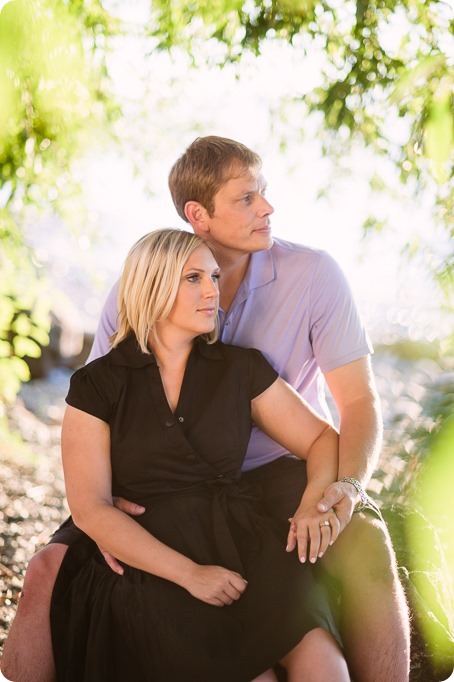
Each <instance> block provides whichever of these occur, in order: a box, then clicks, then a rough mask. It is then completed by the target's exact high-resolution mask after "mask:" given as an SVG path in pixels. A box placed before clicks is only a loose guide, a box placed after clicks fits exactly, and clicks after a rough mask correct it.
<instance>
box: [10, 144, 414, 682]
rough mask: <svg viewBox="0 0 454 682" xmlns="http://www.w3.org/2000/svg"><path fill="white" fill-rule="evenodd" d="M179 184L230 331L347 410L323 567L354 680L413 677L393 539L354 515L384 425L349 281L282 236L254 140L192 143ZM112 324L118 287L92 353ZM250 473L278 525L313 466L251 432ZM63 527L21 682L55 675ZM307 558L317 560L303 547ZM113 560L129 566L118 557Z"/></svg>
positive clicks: (20, 615)
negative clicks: (53, 627) (53, 642)
mask: <svg viewBox="0 0 454 682" xmlns="http://www.w3.org/2000/svg"><path fill="white" fill-rule="evenodd" d="M169 186H170V191H171V193H172V198H173V200H174V203H175V206H176V208H177V211H178V213H179V215H180V216H181V217H182V218H183V219H184V220H185V221H187V222H188V223H190V225H191V227H192V228H193V230H194V232H195V233H196V234H197V235H199V236H200V237H202V238H203V239H206V240H207V241H209V242H211V243H212V244H213V245H214V247H215V248H216V255H217V260H218V263H219V265H220V268H221V273H222V274H221V281H220V291H221V296H220V305H221V310H220V324H221V330H222V336H221V338H222V340H223V341H224V342H226V343H233V344H237V345H241V346H247V347H251V346H252V347H256V348H259V349H260V350H261V351H262V352H263V353H264V355H265V356H266V358H267V359H268V360H269V361H270V362H271V364H272V365H273V366H274V367H275V369H276V370H277V371H278V372H279V373H280V374H281V376H282V377H283V378H284V379H286V380H287V381H288V382H289V383H290V384H292V385H293V386H294V388H295V389H296V390H297V391H298V392H300V393H301V394H302V395H303V396H304V398H305V399H306V400H308V402H309V403H310V404H311V405H312V406H313V408H314V409H315V410H317V411H318V412H320V413H321V414H322V415H325V416H326V415H327V407H326V403H325V399H324V394H323V382H324V381H326V383H327V384H328V386H329V389H330V391H331V393H332V395H333V398H334V400H335V402H336V406H337V409H338V412H339V417H340V453H339V481H338V482H337V483H336V484H334V485H332V486H330V487H329V488H328V489H327V490H326V491H325V496H324V498H323V500H321V501H320V508H321V509H322V508H325V509H329V508H331V507H333V508H334V510H335V512H336V515H337V518H338V520H339V524H340V528H341V530H342V533H341V535H340V537H339V538H338V540H337V541H336V542H335V543H334V544H333V545H332V546H331V547H329V549H328V551H327V552H326V554H325V556H324V557H323V559H322V565H323V568H324V570H325V571H326V572H327V574H328V575H329V576H330V578H332V579H333V580H335V581H336V584H337V585H338V589H339V592H340V597H341V607H342V608H341V629H342V636H343V639H344V643H345V647H346V656H347V659H348V661H349V664H350V668H351V673H352V676H353V677H354V678H355V679H356V680H358V681H360V682H382V681H383V680H388V679H389V680H392V681H393V682H405V680H408V674H409V624H408V612H407V606H406V602H405V597H404V594H403V590H402V587H401V585H400V583H399V580H398V577H397V571H396V564H395V557H394V553H393V550H392V547H391V542H390V539H389V536H388V533H387V530H386V527H385V525H384V523H383V521H382V520H381V519H380V518H379V515H378V514H374V513H373V511H371V512H370V505H367V506H368V507H369V509H366V510H365V511H361V512H358V513H356V514H354V515H353V516H352V513H353V511H354V508H355V507H357V508H358V504H360V505H361V506H362V505H363V504H364V503H365V502H366V503H367V498H366V497H365V494H364V488H363V486H365V485H366V484H367V482H368V480H369V478H370V476H371V474H372V472H373V470H374V468H375V465H376V462H377V458H378V455H379V450H380V445H381V436H382V425H381V416H380V408H379V400H378V396H377V394H376V390H375V385H374V379H373V374H372V369H371V363H370V352H371V346H370V343H369V341H368V339H367V335H366V333H365V331H364V329H363V326H362V323H361V321H360V318H359V315H358V313H357V310H356V307H355V304H354V302H353V300H352V296H351V293H350V290H349V288H348V285H347V283H346V281H345V278H344V276H343V275H342V273H341V272H340V270H339V268H338V266H337V265H336V263H335V262H334V261H333V260H332V259H331V258H330V257H329V256H328V255H327V254H326V253H324V252H321V251H316V250H313V249H309V248H306V247H304V246H300V245H296V244H290V243H288V242H284V241H281V240H273V238H272V236H271V228H270V216H271V214H272V213H273V208H272V206H271V205H270V204H269V203H268V201H267V200H266V198H265V180H264V178H263V175H262V174H261V160H260V158H259V157H258V156H257V155H256V154H255V153H254V152H252V151H251V150H249V149H248V148H247V147H245V146H244V145H241V144H239V143H237V142H234V141H232V140H227V139H225V138H219V137H206V138H199V139H197V140H195V142H193V143H192V145H190V147H189V148H188V149H187V150H186V152H185V153H184V154H183V156H182V157H180V159H178V160H177V162H176V163H175V165H174V166H173V168H172V170H171V173H170V177H169ZM115 324H116V292H115V289H114V290H113V291H112V292H111V294H110V296H109V298H108V300H107V302H106V305H105V308H104V311H103V315H102V318H101V321H100V325H99V328H98V332H97V335H96V338H95V342H94V346H93V349H92V353H91V355H90V358H89V359H94V358H95V357H97V356H99V355H101V354H103V353H105V352H107V350H108V347H109V346H108V338H109V336H110V334H111V333H112V332H113V331H114V330H115ZM226 418H227V419H229V415H226ZM245 470H247V471H248V473H247V476H248V478H249V479H250V480H251V481H253V482H256V483H258V484H259V485H260V486H261V488H262V491H263V494H264V498H265V502H266V504H267V506H268V510H269V511H270V512H271V513H273V514H274V515H275V516H276V518H278V519H279V520H280V521H281V522H282V521H283V519H286V518H289V517H290V516H291V515H292V513H293V512H294V511H295V509H296V507H297V503H298V501H299V499H300V497H301V491H302V487H303V486H304V482H305V470H304V465H303V464H302V463H301V462H300V461H296V460H295V459H294V458H292V457H291V456H289V453H287V452H285V451H282V449H281V448H280V447H279V446H278V445H277V444H276V443H274V442H273V441H271V440H270V439H269V438H267V437H266V436H265V435H264V434H263V433H262V432H260V431H259V430H257V429H254V432H253V434H252V437H251V442H250V446H249V450H248V455H247V457H246V463H245ZM118 504H119V505H120V506H121V508H122V509H124V510H125V511H128V513H131V514H134V513H141V511H143V510H142V509H141V508H138V507H137V506H136V505H131V504H130V503H128V502H127V501H123V500H121V501H119V502H118ZM322 532H330V530H329V529H328V528H326V527H325V528H324V529H322ZM59 533H61V531H58V532H57V534H56V537H55V538H54V542H53V543H52V544H50V545H48V546H47V547H46V548H44V550H42V551H41V552H40V553H39V554H37V555H36V557H34V558H33V559H32V561H31V563H30V567H29V569H28V571H27V575H26V578H25V583H24V595H23V598H22V599H21V601H20V603H19V608H18V612H17V616H16V620H15V622H14V623H13V626H12V628H11V631H10V635H9V639H8V641H7V643H6V645H5V651H4V658H3V664H2V670H3V672H4V673H5V675H6V676H7V677H10V678H11V679H13V680H14V682H28V681H30V682H51V680H53V679H54V672H53V664H52V656H51V649H50V632H49V623H48V620H49V619H48V612H49V601H50V595H51V592H52V587H53V584H54V580H55V576H56V573H57V571H58V568H59V566H60V563H61V561H62V558H63V557H64V554H65V551H66V545H65V544H62V543H65V542H66V543H67V542H70V538H65V536H64V535H63V534H60V535H59ZM304 544H305V543H304V539H303V538H300V546H304ZM300 558H301V561H306V560H310V561H312V562H314V561H315V560H316V559H317V557H315V556H309V557H307V556H306V555H305V553H304V551H303V552H302V553H301V556H300ZM106 559H107V560H108V563H109V565H111V566H112V567H113V568H114V570H116V571H117V572H119V573H121V572H122V569H121V567H120V566H119V565H118V564H117V563H116V562H115V560H114V559H113V557H106ZM38 630H39V635H38V636H39V645H38V641H37V631H38ZM232 682H234V681H232Z"/></svg>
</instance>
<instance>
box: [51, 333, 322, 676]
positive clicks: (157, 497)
mask: <svg viewBox="0 0 454 682" xmlns="http://www.w3.org/2000/svg"><path fill="white" fill-rule="evenodd" d="M276 377H277V374H276V372H275V371H274V370H273V369H272V367H271V366H270V365H269V364H268V363H267V361H266V360H265V359H264V358H263V356H262V355H261V353H260V352H259V351H256V350H247V349H242V348H238V347H235V346H226V345H224V344H222V343H220V342H218V343H216V344H214V345H211V346H209V345H207V344H205V343H204V342H202V341H197V342H196V343H195V346H194V350H193V351H192V353H191V355H190V357H189V361H188V365H187V368H186V372H185V376H184V379H183V384H182V388H181V393H180V399H179V402H178V406H177V408H176V410H175V413H172V411H171V410H170V407H169V405H168V403H167V400H166V397H165V393H164V389H163V386H162V382H161V378H160V374H159V369H158V367H157V364H156V361H155V359H154V357H153V356H152V355H146V354H144V353H142V352H140V350H139V348H138V346H137V342H136V340H135V338H133V337H130V338H128V339H127V340H126V341H124V342H122V343H121V344H120V345H119V346H118V347H117V348H116V349H114V350H112V351H111V352H110V353H108V355H106V356H105V357H103V358H99V359H98V360H95V361H94V362H92V363H90V364H89V365H87V366H86V367H84V368H82V369H80V370H79V371H77V372H76V373H75V374H74V376H73V377H72V379H71V386H70V390H69V394H68V396H67V402H68V404H70V405H72V406H74V407H77V408H78V409H81V410H83V411H85V412H88V413H89V414H92V415H94V416H96V417H98V418H100V419H102V420H104V421H106V422H107V423H108V424H109V425H110V430H111V459H112V476H113V479H112V480H113V483H112V488H113V494H114V495H119V496H122V497H124V498H126V499H128V500H131V501H134V502H137V503H139V504H142V505H144V506H145V507H146V512H145V514H143V515H142V516H139V517H136V520H137V522H138V523H140V524H141V525H142V526H143V527H145V528H146V529H147V530H148V531H149V532H150V533H152V534H153V535H154V536H156V537H157V538H158V539H159V540H161V541H162V542H164V543H166V544H167V545H169V546H171V547H173V548H174V549H175V550H177V551H179V552H181V553H182V554H184V555H186V556H188V557H190V558H191V559H192V560H193V561H195V562H197V563H199V564H211V565H220V566H224V567H226V568H229V569H231V570H234V571H238V572H239V573H240V574H241V575H242V576H243V577H244V578H246V580H247V581H248V587H247V589H246V591H245V592H244V594H243V595H242V596H241V598H240V599H239V600H238V601H237V602H235V603H234V604H232V605H230V606H224V607H222V608H219V607H215V606H210V605H208V604H205V603H204V602H202V601H200V600H198V599H196V598H195V597H192V596H191V595H190V594H189V593H188V592H187V591H186V590H184V589H183V588H181V587H179V586H178V585H176V584H174V583H172V582H170V581H167V580H165V579H163V578H159V577H157V576H154V575H152V574H150V573H146V572H144V571H140V570H138V569H134V568H131V567H129V566H125V572H124V575H123V576H118V575H116V574H115V573H113V572H112V571H111V570H110V569H109V568H108V567H107V565H106V564H105V562H104V559H103V557H102V556H101V554H100V553H99V551H98V550H97V548H96V546H95V545H94V543H93V542H92V541H91V540H89V539H88V538H87V537H86V536H84V535H82V536H81V538H80V539H79V540H78V541H76V542H74V543H72V544H71V546H70V547H69V549H68V551H67V553H66V555H65V559H64V561H63V564H62V567H61V569H60V572H59V574H58V578H57V582H56V585H55V589H54V593H53V597H52V606H51V627H52V638H53V646H54V655H55V660H56V666H57V676H58V680H59V682H63V681H64V682H84V681H85V682H104V681H105V682H107V681H109V682H115V681H116V680H118V681H120V680H121V681H122V682H123V681H124V680H128V681H129V680H133V681H134V682H152V681H153V682H180V681H181V682H183V681H184V682H191V681H194V682H196V681H197V682H205V681H209V682H243V681H244V682H248V681H249V680H251V679H252V678H253V677H255V676H257V675H258V674H260V673H261V672H263V671H264V670H266V669H267V668H268V667H270V666H272V665H273V664H275V663H276V662H277V661H278V660H279V659H280V658H282V657H283V656H284V655H285V654H287V653H288V652H289V651H290V650H291V649H292V648H293V647H294V646H295V645H296V644H297V643H298V642H299V641H300V640H301V638H302V637H303V635H304V634H305V633H306V632H308V631H309V630H311V629H312V628H314V627H324V628H325V629H328V630H330V631H332V632H334V633H335V629H334V625H333V623H332V619H331V614H330V611H329V607H328V606H327V603H326V600H325V595H324V591H323V589H322V588H321V586H320V585H318V584H317V582H316V580H315V578H314V575H313V571H312V567H311V566H310V565H307V564H306V565H301V564H300V563H299V561H298V557H297V555H296V552H293V553H291V554H288V553H287V552H286V551H285V541H286V537H285V532H283V529H280V528H278V526H277V525H276V524H275V522H274V521H272V520H271V519H270V518H269V517H268V516H267V515H266V514H265V513H264V511H263V509H262V507H261V502H260V499H259V497H260V495H259V492H258V490H257V489H256V488H254V486H251V485H250V484H249V483H247V482H246V481H244V480H243V479H242V478H241V474H240V467H241V465H242V463H243V459H244V456H245V453H246V448H247V444H248V440H249V436H250V430H251V425H252V422H251V409H250V403H251V399H252V398H254V397H255V396H257V395H259V394H260V393H262V392H263V391H264V390H265V389H266V388H268V387H269V386H270V385H271V384H272V383H273V382H274V381H275V379H276Z"/></svg>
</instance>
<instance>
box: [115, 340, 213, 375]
mask: <svg viewBox="0 0 454 682" xmlns="http://www.w3.org/2000/svg"><path fill="white" fill-rule="evenodd" d="M222 346H223V344H222V342H221V341H216V343H213V344H208V343H206V341H204V340H203V339H201V338H200V337H198V338H197V339H196V341H195V343H194V348H193V350H192V353H198V354H199V355H202V356H203V357H205V358H208V359H209V360H223V359H224V353H223V351H222ZM109 356H110V361H111V363H112V364H113V365H121V366H124V367H132V368H140V367H146V366H147V365H156V364H157V363H156V358H155V356H154V355H153V353H143V352H142V350H141V349H140V346H139V344H138V342H137V339H136V337H135V335H134V334H131V335H130V336H128V337H127V338H126V339H124V340H123V341H121V342H120V343H119V344H118V346H116V347H115V348H112V350H111V351H110V353H109Z"/></svg>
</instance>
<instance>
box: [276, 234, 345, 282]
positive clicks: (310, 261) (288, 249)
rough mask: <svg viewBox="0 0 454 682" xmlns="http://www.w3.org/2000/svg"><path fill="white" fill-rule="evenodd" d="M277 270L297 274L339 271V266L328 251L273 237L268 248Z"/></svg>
mask: <svg viewBox="0 0 454 682" xmlns="http://www.w3.org/2000/svg"><path fill="white" fill-rule="evenodd" d="M270 253H271V256H272V259H273V263H274V266H275V268H276V270H277V272H278V273H279V272H281V273H282V272H285V273H287V274H290V273H291V272H295V273H296V274H298V275H301V274H302V273H306V275H308V276H310V274H311V273H312V274H313V273H314V272H316V271H319V272H329V271H335V272H337V271H339V270H340V266H339V264H338V263H337V261H336V260H335V259H334V258H333V256H331V255H330V254H329V253H328V251H325V250H323V249H317V248H314V247H312V246H306V245H305V244H297V243H296V242H289V241H286V240H285V239H280V238H279V239H273V245H272V247H271V249H270Z"/></svg>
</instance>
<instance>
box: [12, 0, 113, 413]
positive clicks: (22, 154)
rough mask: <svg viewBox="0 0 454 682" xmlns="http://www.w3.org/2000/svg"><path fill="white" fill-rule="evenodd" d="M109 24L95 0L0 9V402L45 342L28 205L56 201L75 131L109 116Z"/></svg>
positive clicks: (62, 192)
mask: <svg viewBox="0 0 454 682" xmlns="http://www.w3.org/2000/svg"><path fill="white" fill-rule="evenodd" d="M116 30H117V27H116V24H115V22H114V21H113V20H112V19H111V17H110V16H109V15H108V13H107V12H106V11H105V10H104V9H103V7H102V5H101V3H100V2H99V1H98V0H91V1H90V2H84V1H83V0H71V1H70V2H68V3H61V2H58V0H13V1H12V2H9V3H7V4H6V5H5V6H4V7H3V9H2V11H1V13H0V102H1V108H0V238H1V241H0V264H1V270H2V278H1V281H0V310H1V316H0V395H1V398H0V404H1V400H11V399H12V398H13V397H14V395H15V393H16V392H17V389H18V387H19V383H20V381H24V380H26V379H27V378H28V368H27V365H26V363H25V362H24V360H23V358H24V357H27V356H31V357H36V356H37V355H39V353H40V348H39V345H44V344H46V342H48V327H49V321H48V310H49V300H46V294H45V291H46V286H45V281H44V278H43V276H42V274H41V273H40V264H39V259H38V258H37V256H36V253H35V252H34V249H33V247H32V246H31V240H30V238H29V237H30V234H28V233H27V232H30V230H31V229H32V227H33V223H32V220H30V208H33V209H34V214H33V218H35V217H36V209H41V210H46V209H49V208H51V209H52V210H54V211H62V210H64V207H65V202H67V201H69V199H70V198H71V197H72V196H74V194H75V193H76V192H77V189H78V188H77V184H76V183H75V182H74V180H73V179H72V176H71V174H70V172H69V171H70V168H71V162H72V160H73V159H74V158H75V156H76V155H77V154H78V153H79V150H80V149H81V147H82V145H83V142H84V139H86V138H84V136H86V135H87V133H88V131H90V130H91V129H92V128H93V126H94V125H95V124H98V125H99V124H103V123H105V122H108V121H110V120H112V118H114V117H115V116H116V113H117V109H116V107H115V105H114V103H113V100H112V98H111V97H110V95H109V93H108V90H107V86H108V80H107V71H106V67H105V50H106V38H107V37H108V36H109V35H110V34H112V33H114V32H115V31H116ZM27 217H28V220H27Z"/></svg>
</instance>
